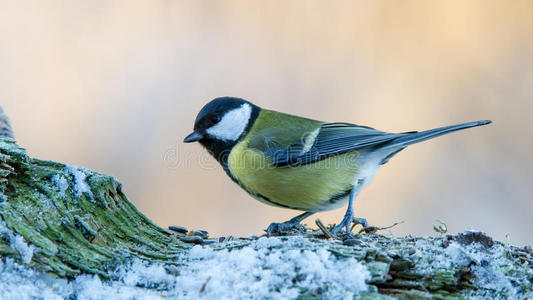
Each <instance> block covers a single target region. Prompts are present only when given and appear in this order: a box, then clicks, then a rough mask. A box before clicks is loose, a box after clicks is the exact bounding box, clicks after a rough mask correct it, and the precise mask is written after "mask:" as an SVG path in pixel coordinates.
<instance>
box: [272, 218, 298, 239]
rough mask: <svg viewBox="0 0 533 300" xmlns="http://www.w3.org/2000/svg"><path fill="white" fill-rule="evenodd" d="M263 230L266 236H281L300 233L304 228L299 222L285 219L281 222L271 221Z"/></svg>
mask: <svg viewBox="0 0 533 300" xmlns="http://www.w3.org/2000/svg"><path fill="white" fill-rule="evenodd" d="M265 231H266V234H267V236H282V235H288V234H294V233H301V232H303V231H304V228H303V226H302V225H301V224H300V223H299V222H291V221H287V222H283V223H272V224H270V225H269V226H268V228H267V230H265Z"/></svg>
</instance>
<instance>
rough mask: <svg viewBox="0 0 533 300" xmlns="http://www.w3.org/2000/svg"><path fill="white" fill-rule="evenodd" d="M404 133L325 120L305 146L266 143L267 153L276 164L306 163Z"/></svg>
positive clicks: (367, 145) (380, 142)
mask: <svg viewBox="0 0 533 300" xmlns="http://www.w3.org/2000/svg"><path fill="white" fill-rule="evenodd" d="M402 135H404V134H401V133H400V134H395V133H387V132H383V131H379V130H375V129H373V128H370V127H366V126H359V125H354V124H348V123H326V124H324V125H322V126H321V127H320V131H319V133H318V135H317V136H316V138H315V139H314V142H313V145H312V146H311V147H310V148H309V149H308V150H307V149H306V150H307V151H303V150H304V149H305V145H304V141H301V142H299V143H296V144H293V145H290V146H288V147H286V148H277V147H269V149H268V150H267V152H266V153H267V155H268V156H270V158H271V161H272V162H273V164H274V165H276V166H277V167H292V166H299V165H306V164H310V163H314V162H317V161H320V160H322V159H325V158H328V157H331V156H334V155H340V154H344V153H348V152H352V151H356V150H359V149H363V148H369V147H374V146H377V145H380V144H383V143H387V142H389V141H391V140H393V139H395V138H398V137H400V136H402Z"/></svg>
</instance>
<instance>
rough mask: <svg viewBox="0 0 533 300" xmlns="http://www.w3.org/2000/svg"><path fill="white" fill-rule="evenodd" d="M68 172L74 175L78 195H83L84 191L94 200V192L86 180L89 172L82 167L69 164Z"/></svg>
mask: <svg viewBox="0 0 533 300" xmlns="http://www.w3.org/2000/svg"><path fill="white" fill-rule="evenodd" d="M65 169H66V170H67V172H69V173H70V174H72V175H73V176H74V184H75V186H74V189H75V191H76V197H78V198H79V197H81V196H83V194H84V193H86V194H88V195H89V198H90V199H91V200H92V199H94V196H93V193H92V192H91V188H90V187H89V185H88V184H87V182H86V181H85V179H86V178H87V174H85V172H84V171H83V170H84V169H83V168H82V167H78V166H73V165H67V166H66V167H65Z"/></svg>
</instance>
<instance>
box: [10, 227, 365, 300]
mask: <svg viewBox="0 0 533 300" xmlns="http://www.w3.org/2000/svg"><path fill="white" fill-rule="evenodd" d="M305 243H310V242H309V241H307V240H306V239H303V238H298V237H291V238H288V239H287V240H284V241H282V240H281V239H279V238H261V239H259V240H258V241H257V242H254V243H252V244H250V245H249V246H244V247H242V248H239V249H233V250H231V251H228V250H220V251H217V250H214V249H213V248H210V247H209V246H194V247H193V248H192V249H191V251H190V255H188V256H184V257H183V258H182V260H181V262H184V261H186V264H185V266H180V267H176V270H175V271H174V272H173V271H168V270H167V269H166V268H165V267H163V266H161V265H158V264H152V265H149V264H147V263H146V262H143V261H140V260H138V259H136V260H133V261H132V262H131V263H130V264H129V265H124V266H121V267H119V268H118V269H117V270H116V271H114V272H113V273H112V276H113V277H114V278H115V279H114V280H113V281H103V280H101V279H99V278H98V277H97V276H90V275H80V276H77V277H76V279H75V280H73V281H70V282H69V281H67V280H65V279H58V278H55V277H52V276H50V275H47V274H44V273H41V272H38V271H35V270H33V269H30V268H27V267H24V266H21V265H19V264H17V263H16V262H14V261H13V260H11V259H9V258H7V259H5V260H4V262H1V261H0V277H1V278H2V280H1V281H0V295H2V299H6V300H10V299H34V298H39V299H45V300H48V299H64V298H76V299H80V300H81V299H95V300H99V299H102V300H104V299H106V300H107V299H250V298H253V299H272V298H279V299H295V298H297V297H298V296H299V295H300V293H301V289H302V288H304V289H309V290H312V291H317V290H321V291H323V295H324V296H325V298H327V299H353V295H354V294H357V293H358V292H360V291H365V290H367V285H366V283H365V281H366V280H368V279H369V278H370V273H369V272H368V271H367V270H366V268H365V267H364V266H363V265H362V264H360V263H359V262H357V261H356V260H354V259H352V258H350V259H346V258H337V257H335V256H334V255H332V254H331V253H330V252H329V251H327V250H325V249H322V250H318V251H317V252H312V251H309V250H301V251H300V250H286V248H283V247H282V246H283V245H285V244H291V245H303V246H305V245H304V244H305ZM304 248H305V247H304ZM294 278H298V282H297V284H298V288H297V287H296V286H293V287H291V285H290V284H287V282H291V280H293V279H294ZM145 287H148V288H149V289H147V288H145Z"/></svg>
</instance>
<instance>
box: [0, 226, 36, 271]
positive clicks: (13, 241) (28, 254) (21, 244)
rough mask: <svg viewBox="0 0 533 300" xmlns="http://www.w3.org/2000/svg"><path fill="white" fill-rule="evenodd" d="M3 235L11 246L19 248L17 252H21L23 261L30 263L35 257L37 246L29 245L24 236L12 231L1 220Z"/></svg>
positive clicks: (0, 234)
mask: <svg viewBox="0 0 533 300" xmlns="http://www.w3.org/2000/svg"><path fill="white" fill-rule="evenodd" d="M2 236H6V237H7V239H8V241H9V245H10V246H11V248H13V249H15V250H17V252H18V253H19V254H20V257H21V259H22V262H23V263H25V264H29V263H30V261H31V258H32V257H33V253H34V251H35V246H33V245H28V244H27V243H26V241H25V240H24V237H22V236H21V235H18V234H16V233H14V232H13V231H11V230H10V229H9V228H7V226H6V224H5V223H4V221H1V220H0V237H2Z"/></svg>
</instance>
